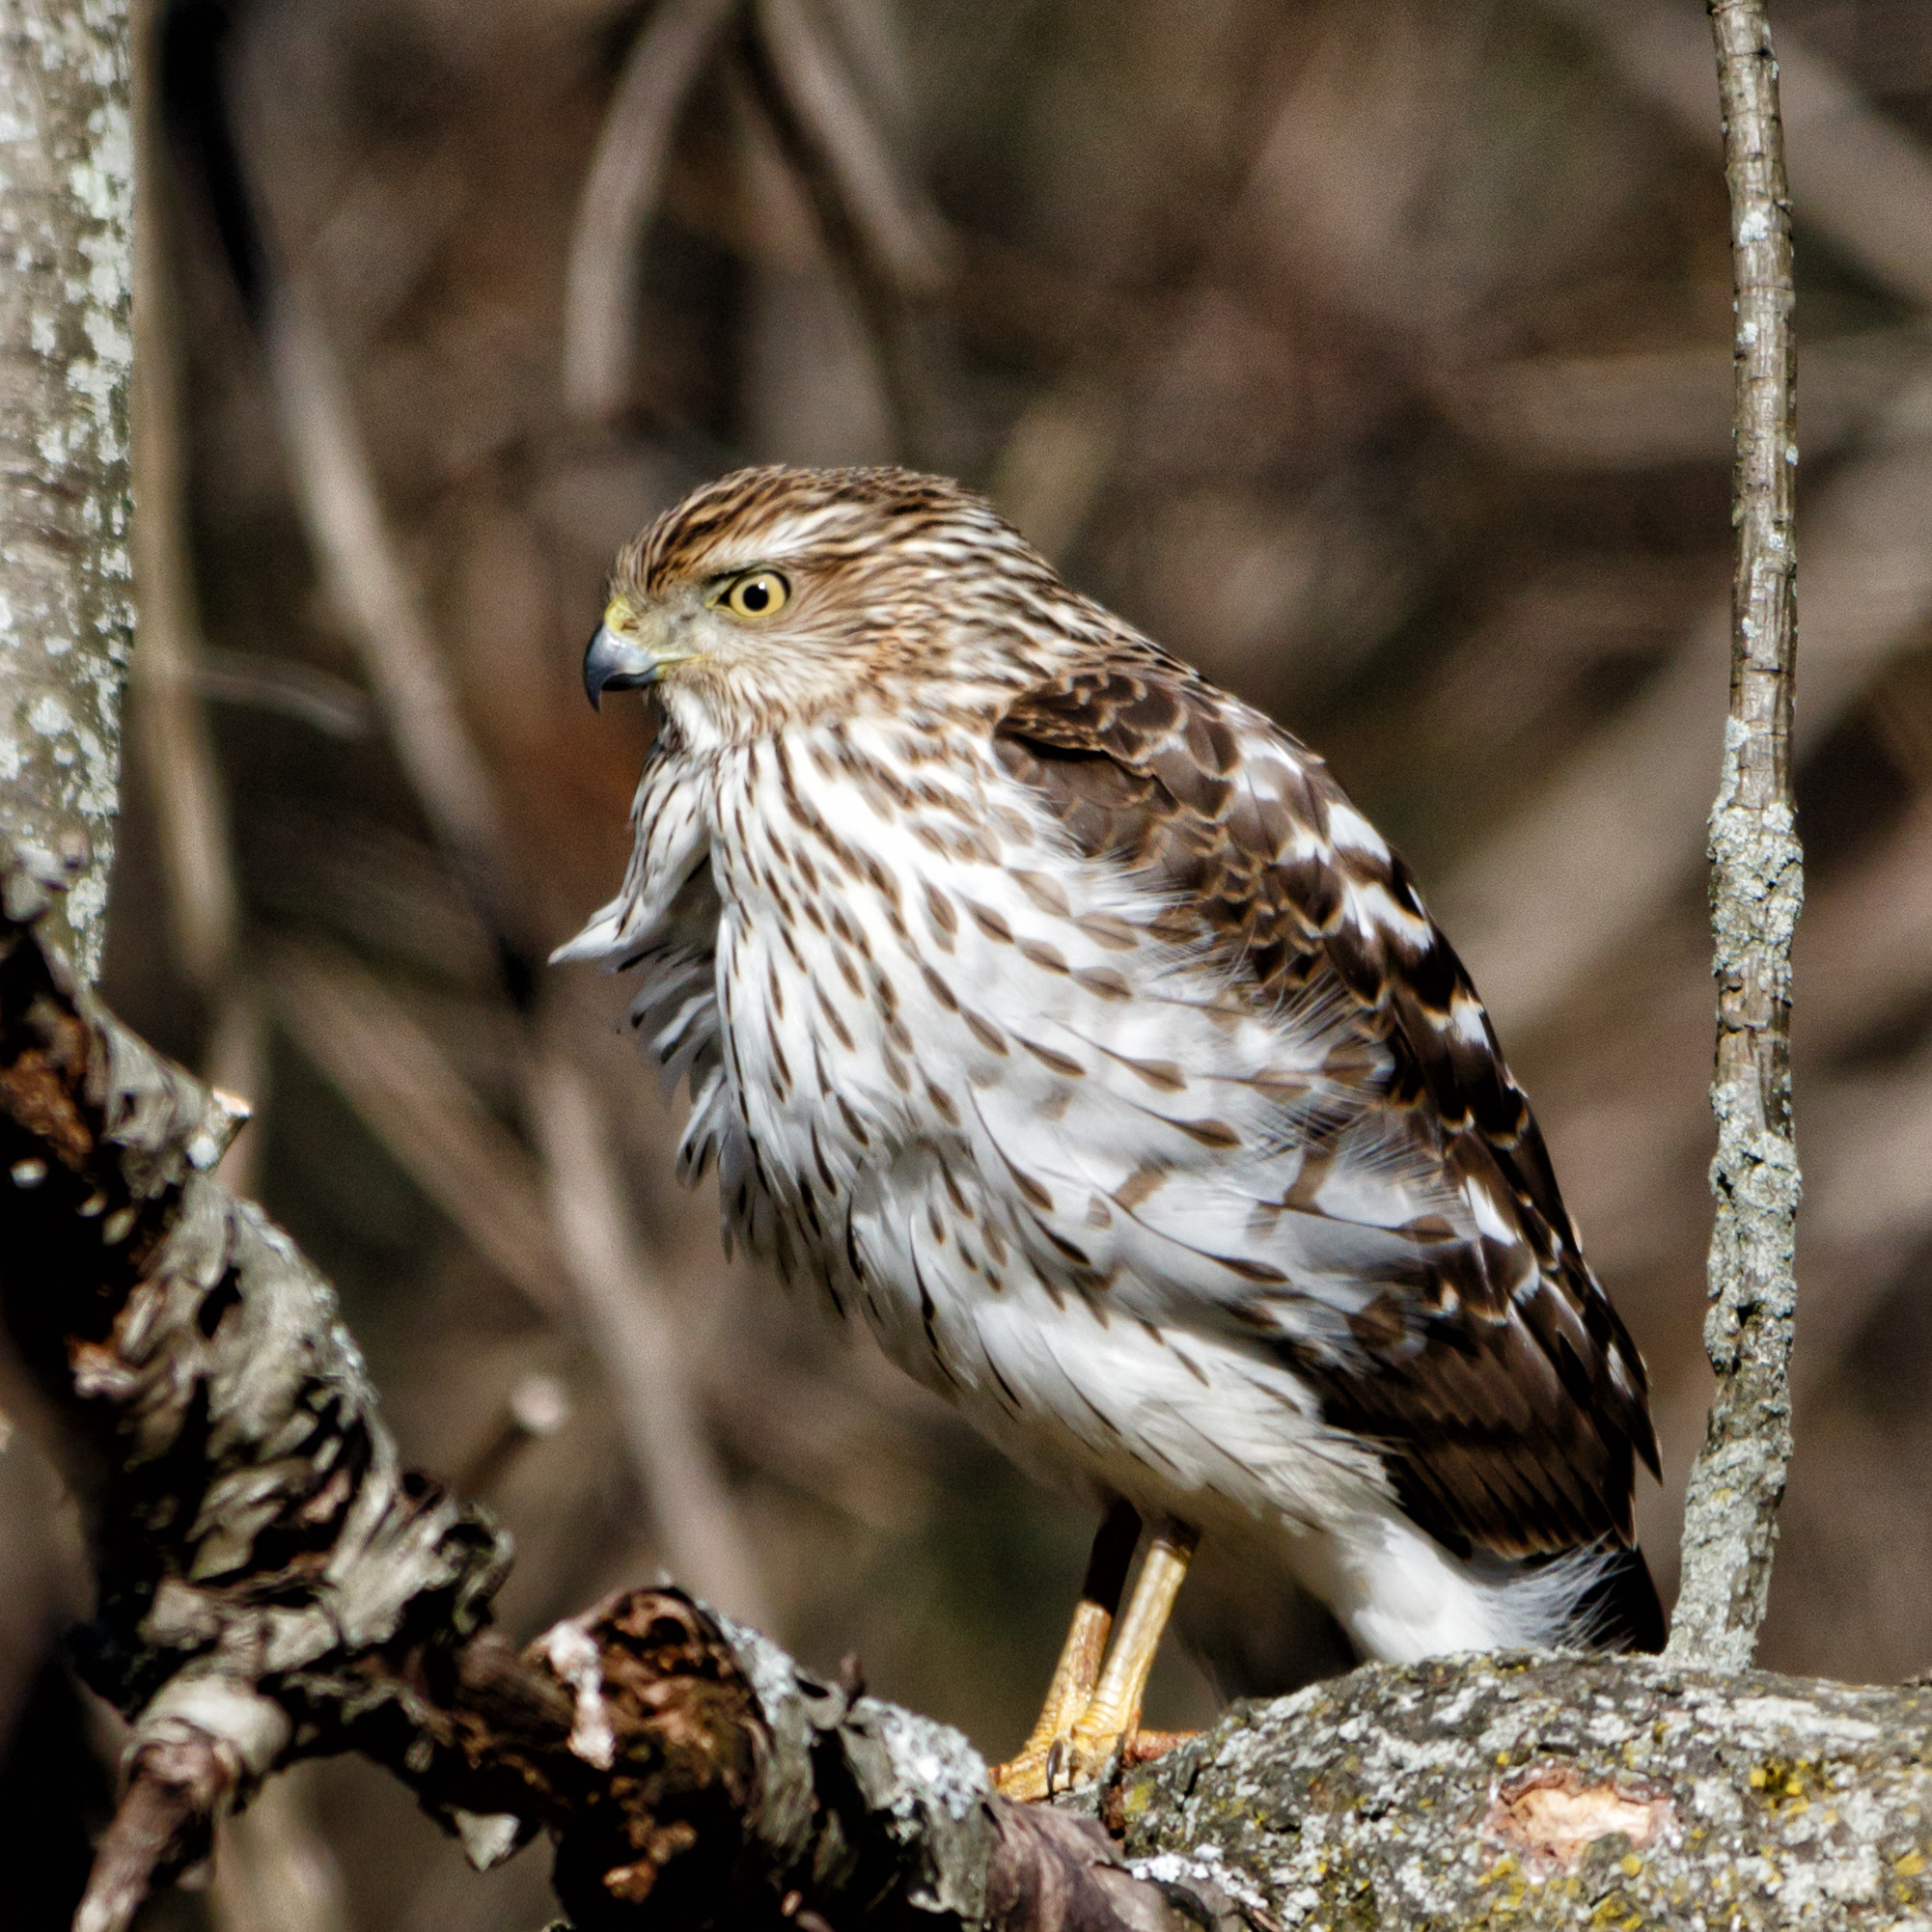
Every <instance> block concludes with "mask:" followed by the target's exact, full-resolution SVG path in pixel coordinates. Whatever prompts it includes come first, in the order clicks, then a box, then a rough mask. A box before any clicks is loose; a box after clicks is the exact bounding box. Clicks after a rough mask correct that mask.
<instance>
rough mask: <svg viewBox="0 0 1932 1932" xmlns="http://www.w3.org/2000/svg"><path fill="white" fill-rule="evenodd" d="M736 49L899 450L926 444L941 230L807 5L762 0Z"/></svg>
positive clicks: (943, 274)
mask: <svg viewBox="0 0 1932 1932" xmlns="http://www.w3.org/2000/svg"><path fill="white" fill-rule="evenodd" d="M739 51H740V53H741V55H742V57H743V62H744V69H745V71H746V73H747V75H748V77H749V79H750V81H751V84H752V96H753V98H754V100H755V101H756V103H757V105H758V107H759V110H760V111H761V112H762V114H763V115H764V117H765V119H766V121H767V122H768V123H769V124H770V127H771V130H772V133H773V135H774V136H775V137H776V139H777V143H778V146H779V148H780V150H781V151H782V152H783V153H784V155H785V157H786V159H787V161H788V162H789V163H790V165H791V167H792V169H793V171H794V172H795V173H796V175H797V177H798V180H799V183H800V185H801V186H802V187H803V188H804V190H805V193H806V197H807V199H808V200H809V202H810V203H811V206H812V211H813V213H814V216H815V218H816V220H817V224H818V228H819V232H820V234H821V235H823V236H824V239H825V243H826V247H827V251H828V253H829V254H830V256H831V258H832V260H833V262H834V263H835V264H836V266H837V267H838V269H839V270H840V271H841V273H842V275H843V277H844V279H845V281H846V282H847V284H848V286H849V287H850V289H851V291H852V295H853V298H854V299H855V301H856V303H857V305H858V309H859V313H860V315H861V316H862V317H864V319H865V323H866V327H867V330H868V332H869V335H870V337H871V341H872V346H873V350H874V353H875V355H876V357H877V359H878V365H879V377H880V382H881V386H882V387H883V389H884V391H885V394H886V397H887V400H889V402H890V403H891V405H892V410H893V414H894V416H895V418H896V419H897V427H898V431H899V441H900V444H901V449H900V452H899V454H900V455H901V456H902V457H904V458H905V459H907V460H911V461H918V460H920V456H921V452H922V451H923V450H924V449H925V447H926V445H927V444H928V442H929V441H930V432H931V429H932V428H933V424H932V415H933V409H932V402H931V399H930V397H929V394H928V389H929V385H928V383H927V381H926V379H925V374H924V371H923V367H922V360H921V340H920V329H919V318H920V311H921V310H922V309H923V308H924V307H925V305H927V304H929V303H930V302H931V301H932V299H933V298H934V297H935V296H936V295H937V294H938V293H939V292H940V290H942V289H943V288H944V287H945V284H946V279H947V268H946V262H945V254H944V231H943V229H942V226H941V224H940V220H939V217H938V215H937V214H936V212H934V211H933V209H932V208H931V207H929V205H928V204H927V203H926V202H925V199H924V197H923V196H922V195H921V193H920V192H919V190H918V188H917V186H916V185H915V184H914V183H913V182H912V181H911V180H910V179H908V178H907V177H906V176H905V175H904V173H903V172H902V171H901V170H900V169H899V168H898V167H897V163H896V162H895V160H894V158H893V154H892V151H891V148H890V146H889V144H888V143H887V141H886V138H885V136H884V134H883V132H882V131H881V130H880V129H879V127H878V126H877V125H876V124H874V122H873V119H872V116H871V114H870V112H869V109H868V108H867V106H866V103H865V101H864V99H863V98H862V97H861V96H860V93H859V90H858V88H857V87H856V86H855V85H854V83H853V80H852V77H851V75H850V74H849V73H848V72H847V71H846V70H845V67H844V63H843V60H842V56H841V55H840V53H839V51H838V50H837V49H836V48H835V47H834V46H833V45H832V44H831V43H830V42H829V40H828V38H827V36H826V34H825V32H824V29H823V27H822V24H821V23H820V22H819V21H818V19H817V18H816V17H815V16H814V14H813V13H812V12H811V10H810V8H809V7H808V6H807V5H805V0H757V4H756V5H755V6H754V8H753V12H752V25H751V29H750V30H749V31H747V32H746V33H745V34H744V35H743V37H742V38H741V41H740V44H739Z"/></svg>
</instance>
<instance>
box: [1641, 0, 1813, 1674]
mask: <svg viewBox="0 0 1932 1932" xmlns="http://www.w3.org/2000/svg"><path fill="white" fill-rule="evenodd" d="M1710 12H1711V24H1712V28H1713V31H1714V32H1715V34H1716V37H1717V47H1718V72H1719V80H1720V86H1721V91H1722V95H1723V101H1724V115H1725V182H1726V184H1727V186H1728V188H1729V192H1730V209H1731V262H1732V274H1733V283H1734V288H1735V292H1736V318H1737V338H1736V405H1735V406H1736V432H1735V433H1736V450H1735V456H1734V470H1733V480H1732V501H1733V511H1732V513H1733V517H1734V519H1735V522H1736V525H1737V566H1736V574H1735V577H1734V579H1733V583H1732V592H1731V607H1732V638H1731V683H1730V712H1729V716H1728V717H1727V718H1726V719H1725V741H1724V763H1723V771H1722V776H1721V778H1720V781H1719V786H1718V796H1717V803H1716V805H1715V806H1714V807H1713V809H1712V812H1711V826H1710V855H1711V928H1712V932H1713V935H1714V937H1715V942H1716V949H1715V950H1716V957H1715V967H1714V970H1715V972H1716V976H1717V982H1718V1045H1717V1067H1716V1071H1715V1073H1714V1074H1713V1076H1712V1080H1711V1109H1712V1111H1713V1113H1715V1114H1716V1116H1717V1123H1718V1151H1717V1158H1716V1160H1715V1161H1714V1162H1713V1163H1712V1167H1711V1189H1712V1192H1713V1193H1714V1194H1715V1195H1716V1197H1717V1223H1716V1227H1715V1228H1714V1229H1713V1231H1712V1236H1711V1253H1710V1275H1709V1289H1710V1297H1711V1310H1710V1313H1709V1315H1708V1316H1707V1318H1706V1320H1705V1325H1704V1342H1705V1346H1706V1348H1707V1349H1708V1351H1709V1354H1710V1358H1711V1364H1712V1366H1713V1367H1715V1368H1716V1370H1717V1372H1718V1393H1717V1398H1716V1400H1715V1402H1714V1403H1713V1405H1712V1408H1711V1415H1710V1422H1709V1426H1708V1429H1707V1432H1706V1436H1705V1441H1704V1447H1703V1449H1702V1450H1701V1451H1700V1452H1699V1454H1698V1456H1697V1464H1696V1467H1695V1468H1694V1469H1693V1471H1692V1474H1691V1485H1690V1494H1689V1498H1688V1500H1687V1503H1686V1505H1685V1519H1684V1568H1683V1585H1682V1589H1681V1591H1680V1594H1679V1597H1678V1602H1677V1609H1676V1614H1675V1616H1674V1619H1673V1630H1672V1635H1671V1641H1670V1654H1671V1656H1673V1657H1675V1658H1680V1659H1685V1660H1689V1659H1696V1660H1697V1661H1698V1662H1699V1663H1703V1664H1708V1665H1711V1666H1714V1667H1715V1668H1717V1669H1720V1670H1742V1669H1744V1668H1745V1666H1747V1665H1748V1664H1749V1663H1750V1662H1751V1659H1752V1653H1753V1648H1754V1646H1755V1643H1756V1641H1757V1631H1758V1626H1759V1625H1760V1624H1761V1623H1762V1622H1763V1620H1764V1610H1765V1603H1766V1600H1767V1597H1768V1594H1769V1591H1770V1587H1771V1553H1772V1546H1773V1543H1774V1541H1775V1540H1776V1536H1777V1527H1778V1526H1777V1511H1778V1504H1779V1503H1780V1500H1781V1498H1782V1496H1783V1493H1784V1477H1785V1471H1786V1469H1787V1467H1788V1465H1789V1463H1790V1459H1791V1400H1790V1392H1789V1386H1788V1380H1787V1374H1786V1369H1787V1365H1788V1362H1789V1359H1790V1353H1791V1322H1792V1311H1793V1308H1794V1305H1795V1301H1796V1292H1797V1290H1796V1282H1795V1279H1794V1274H1793V1255H1794V1243H1795V1222H1796V1215H1797V1207H1798V1156H1797V1150H1796V1146H1795V1144H1794V1142H1793V1138H1792V1127H1791V1063H1790V1019H1791V935H1792V930H1793V928H1794V927H1795V925H1797V920H1798V908H1799V905H1800V902H1801V900H1802V898H1803V896H1804V873H1803V868H1802V863H1801V853H1800V850H1799V844H1798V834H1797V827H1796V819H1795V814H1794V810H1793V804H1792V793H1791V692H1792V681H1793V671H1794V662H1795V655H1796V643H1797V621H1796V611H1795V607H1794V603H1793V572H1794V568H1795V557H1796V553H1795V548H1794V532H1793V511H1794V506H1795V498H1796V475H1797V460H1798V446H1797V442H1796V440H1795V436H1796V431H1795V428H1794V414H1793V412H1794V406H1795V363H1794V350H1793V345H1792V339H1791V309H1792V283H1791V211H1790V207H1789V204H1788V202H1787V199H1786V194H1785V182H1784V138H1783V130H1782V128H1781V127H1780V123H1779V117H1778V69H1777V64H1776V62H1775V61H1774V60H1773V58H1772V53H1771V38H1770V30H1769V27H1768V25H1767V23H1766V20H1765V15H1764V7H1763V4H1762V0H1711V9H1710Z"/></svg>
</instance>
